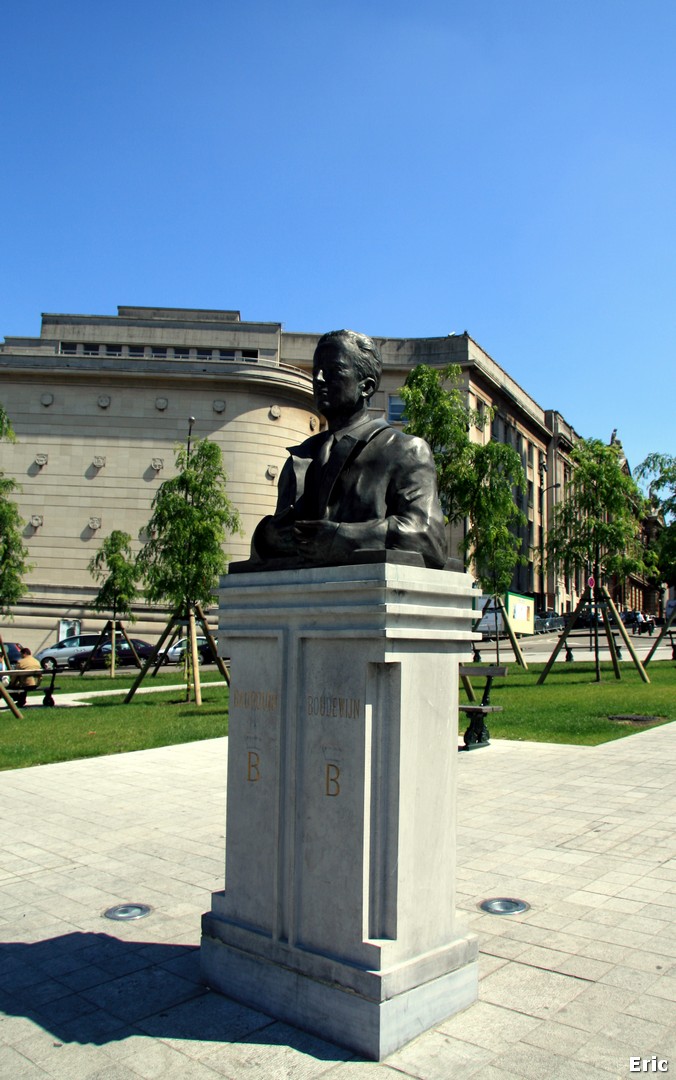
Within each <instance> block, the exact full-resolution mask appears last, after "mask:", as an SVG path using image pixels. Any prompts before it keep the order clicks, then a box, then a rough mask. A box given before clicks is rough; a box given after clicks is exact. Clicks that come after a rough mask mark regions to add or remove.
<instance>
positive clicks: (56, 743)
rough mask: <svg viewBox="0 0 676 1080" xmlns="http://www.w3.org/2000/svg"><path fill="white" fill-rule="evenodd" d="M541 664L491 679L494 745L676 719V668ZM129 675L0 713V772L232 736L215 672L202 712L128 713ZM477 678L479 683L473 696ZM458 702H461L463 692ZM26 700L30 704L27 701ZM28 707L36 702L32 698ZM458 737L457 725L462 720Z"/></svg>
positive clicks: (166, 680)
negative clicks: (111, 693)
mask: <svg viewBox="0 0 676 1080" xmlns="http://www.w3.org/2000/svg"><path fill="white" fill-rule="evenodd" d="M542 666H543V665H541V664H533V665H532V666H531V667H530V669H529V670H528V671H527V672H523V671H522V670H521V668H519V667H517V665H516V664H514V663H511V664H510V665H509V675H508V676H507V678H506V679H504V680H502V679H499V680H496V682H495V684H494V688H493V693H492V695H491V702H492V704H494V705H502V706H503V708H504V711H503V712H502V713H494V714H493V715H492V716H491V717H490V718H489V721H488V726H489V728H490V732H491V736H492V737H493V738H496V739H524V740H532V741H535V742H552V743H574V744H578V745H590V746H595V745H597V744H598V743H602V742H608V741H610V740H611V739H621V738H622V737H623V736H626V735H633V734H635V733H637V732H638V734H637V738H640V737H641V736H640V731H641V730H642V728H643V725H642V726H641V727H637V726H636V725H633V724H625V723H617V722H615V721H612V720H609V719H608V716H609V714H611V713H638V714H641V715H653V716H658V717H661V718H663V719H662V720H661V721H660V722H663V723H664V722H667V721H670V720H676V665H675V664H674V663H673V662H672V661H659V662H658V663H653V664H651V665H650V666H649V668H648V672H649V675H650V679H651V684H650V685H649V686H646V685H645V684H644V683H642V682H641V680H640V679H639V676H638V674H637V673H636V671H635V670H634V668H633V667H632V666H631V665H629V664H623V665H622V679H621V680H620V681H619V682H618V681H617V680H616V679H615V678H614V676H613V671H612V668H611V666H610V665H607V666H605V665H604V668H603V681H602V682H601V683H596V682H595V681H594V668H593V664H589V663H577V662H576V663H575V664H556V665H555V666H554V668H553V670H552V672H551V673H550V675H549V676H548V678H547V682H546V683H545V685H544V686H537V685H536V683H537V677H538V675H539V673H540V672H541V671H542ZM132 680H133V673H126V674H125V675H124V676H122V677H119V676H118V677H117V678H116V679H114V680H112V679H111V678H110V677H109V676H108V675H93V676H85V677H84V678H78V677H72V676H71V677H69V676H59V677H57V680H56V698H57V704H58V694H59V692H62V693H81V692H88V691H93V690H110V689H113V688H114V689H116V690H119V696H116V697H104V698H94V699H93V700H92V703H91V704H88V705H85V706H80V707H78V708H73V709H58V708H55V709H45V708H29V709H27V710H26V713H25V716H24V719H23V721H20V720H16V719H15V718H14V716H13V715H12V713H11V712H10V711H9V709H6V708H3V709H2V712H1V713H0V769H18V768H23V767H26V766H28V765H44V764H47V763H49V762H54V761H71V760H73V759H74V758H85V757H99V756H101V755H104V754H121V753H125V752H126V751H129V750H146V749H149V748H151V747H154V746H170V745H174V744H178V743H183V742H193V741H196V740H199V739H213V738H217V737H219V736H221V735H227V733H228V699H229V692H228V688H227V687H226V686H225V685H224V683H223V682H222V680H221V679H220V676H219V675H218V673H217V672H209V673H204V675H203V699H204V704H203V705H202V707H201V708H199V709H198V708H197V707H196V706H195V704H194V703H193V702H186V701H185V690H184V689H180V690H165V691H162V692H159V693H153V694H141V693H139V694H137V695H136V696H135V698H134V700H133V701H132V702H131V704H129V705H124V704H122V699H123V697H124V694H125V693H126V690H127V689H128V688H129V686H130V685H131V683H132ZM180 681H181V678H180V671H178V670H172V671H170V672H163V673H162V674H161V675H159V676H158V677H157V679H151V678H148V679H146V681H145V683H144V686H161V685H165V686H167V685H169V684H172V683H173V684H177V683H180ZM481 682H482V680H476V688H477V690H478V689H479V688H480V685H481ZM460 697H461V701H466V698H465V694H464V691H461V695H460ZM29 700H30V699H29ZM32 700H34V701H39V700H40V698H39V697H38V696H37V695H34V696H33V698H32ZM461 729H462V718H461Z"/></svg>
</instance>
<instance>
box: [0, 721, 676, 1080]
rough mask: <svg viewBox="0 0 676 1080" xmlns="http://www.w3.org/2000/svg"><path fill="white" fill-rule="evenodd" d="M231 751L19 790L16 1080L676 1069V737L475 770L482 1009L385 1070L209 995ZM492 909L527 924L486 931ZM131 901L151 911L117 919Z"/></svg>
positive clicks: (4, 908)
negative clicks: (213, 900) (654, 1064)
mask: <svg viewBox="0 0 676 1080" xmlns="http://www.w3.org/2000/svg"><path fill="white" fill-rule="evenodd" d="M27 722H28V721H27ZM226 756H227V740H225V739H219V740H213V741H208V742H201V743H192V744H189V745H184V746H173V747H165V748H162V749H159V750H148V751H143V752H139V753H132V754H123V755H119V756H115V757H108V758H97V759H92V760H84V761H76V762H69V763H65V764H58V765H45V766H40V767H37V768H30V769H22V770H17V771H12V772H5V773H2V774H0V848H1V850H2V856H1V858H0V939H1V940H2V944H1V945H0V959H1V962H0V1006H1V1007H2V1009H3V1010H4V1018H3V1019H2V1022H1V1023H0V1077H2V1078H3V1080H24V1078H27V1080H37V1078H44V1077H53V1078H63V1080H135V1078H137V1077H144V1078H148V1080H151V1078H155V1077H158V1078H159V1077H161V1078H162V1080H218V1078H223V1077H229V1078H232V1080H240V1078H244V1077H246V1078H251V1080H257V1078H263V1077H266V1078H267V1077H272V1078H274V1080H277V1078H286V1077H288V1078H289V1080H291V1078H293V1080H298V1078H300V1080H305V1078H307V1080H311V1078H314V1077H320V1076H321V1077H324V1078H326V1080H329V1078H331V1080H362V1078H363V1077H373V1080H376V1078H378V1077H382V1078H383V1080H385V1078H389V1080H395V1078H399V1080H402V1077H412V1078H418V1080H448V1078H449V1077H453V1076H455V1075H458V1076H462V1077H463V1080H465V1078H467V1077H472V1078H474V1080H499V1078H504V1080H507V1078H511V1077H533V1078H535V1077H537V1078H547V1080H555V1078H568V1077H570V1078H575V1080H580V1078H581V1077H600V1078H603V1077H623V1078H624V1077H629V1076H630V1075H633V1073H630V1065H629V1063H630V1058H631V1057H642V1058H646V1059H650V1058H651V1057H652V1055H653V1054H654V1055H656V1056H657V1058H658V1059H666V1060H669V1061H670V1063H671V1064H670V1071H672V1072H676V845H675V836H676V828H675V826H676V724H670V725H666V726H664V727H661V728H654V729H652V730H649V731H643V732H640V733H638V734H636V735H634V736H632V737H631V738H627V739H623V740H620V741H619V742H614V743H609V744H606V745H604V746H599V747H594V748H592V747H572V746H552V745H542V744H535V743H516V742H497V741H496V742H493V744H492V745H491V746H490V747H487V748H486V749H482V750H479V751H476V752H474V753H471V754H461V755H459V774H460V776H459V780H460V783H459V788H460V795H459V837H458V839H459V846H458V895H459V905H460V907H461V908H462V909H463V910H464V912H465V914H466V918H467V922H468V924H469V926H470V927H471V928H472V929H473V930H474V931H475V932H476V933H477V934H478V935H479V939H480V946H481V982H480V993H479V1001H478V1002H477V1003H476V1004H475V1005H473V1006H472V1007H471V1008H470V1009H469V1010H467V1011H466V1012H464V1013H462V1014H461V1015H459V1016H456V1017H454V1018H453V1019H451V1020H448V1021H446V1022H445V1023H441V1024H439V1025H438V1026H437V1027H436V1028H434V1029H433V1030H431V1031H429V1032H427V1033H426V1034H424V1035H422V1036H420V1037H419V1038H418V1039H416V1040H415V1041H414V1042H412V1043H410V1044H409V1045H408V1046H406V1047H404V1048H403V1049H401V1050H399V1051H398V1052H397V1053H395V1054H393V1055H392V1056H391V1057H390V1058H388V1059H387V1061H385V1062H383V1063H382V1064H374V1063H369V1062H364V1061H362V1060H359V1059H357V1058H355V1057H354V1056H353V1055H351V1054H350V1053H349V1052H347V1051H345V1050H342V1049H341V1048H340V1047H337V1046H335V1045H332V1044H330V1043H326V1042H323V1041H322V1040H320V1039H317V1038H315V1037H312V1036H309V1035H305V1034H303V1033H302V1032H299V1031H297V1030H296V1029H294V1028H291V1027H288V1026H287V1025H285V1024H282V1023H279V1022H276V1021H274V1020H272V1019H271V1018H270V1017H269V1016H266V1015H264V1014H263V1013H259V1012H255V1011H253V1010H251V1009H248V1008H245V1007H243V1006H240V1005H237V1004H235V1003H234V1002H231V1001H229V1000H228V999H226V998H223V997H221V996H220V995H218V994H214V993H212V992H210V991H208V990H206V989H205V988H204V987H203V986H201V985H200V982H199V975H198V942H199V926H200V915H201V913H202V912H203V911H204V910H206V909H208V907H209V905H210V893H211V891H212V890H217V889H220V888H222V885H223V845H224V817H225V765H226ZM492 896H516V897H520V898H523V899H525V900H527V901H528V902H529V904H530V905H531V907H530V910H528V911H527V912H525V913H524V914H522V915H518V916H509V917H496V916H490V915H484V914H482V913H481V912H480V911H479V910H478V908H477V905H478V903H479V902H480V901H481V900H483V899H485V898H487V897H492ZM129 902H141V903H146V904H149V905H151V906H152V908H153V912H152V914H151V915H150V916H149V917H148V918H146V919H143V920H140V921H138V922H133V923H115V922H110V921H109V920H107V919H105V918H102V913H103V912H104V911H105V910H106V909H107V908H109V907H110V906H111V905H114V904H118V903H129Z"/></svg>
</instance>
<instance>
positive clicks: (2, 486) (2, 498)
mask: <svg viewBox="0 0 676 1080" xmlns="http://www.w3.org/2000/svg"><path fill="white" fill-rule="evenodd" d="M1 439H5V440H7V441H8V442H16V436H15V434H14V431H13V429H12V425H11V422H10V419H9V417H8V415H7V413H6V412H5V410H4V408H3V406H2V405H0V440H1ZM19 490H20V488H19V485H18V484H17V483H16V481H15V480H12V479H11V478H10V477H9V476H5V475H4V473H2V472H0V614H3V615H9V614H10V607H11V606H12V604H16V603H17V601H18V600H20V599H21V597H22V596H23V595H24V594H25V593H26V592H27V591H28V590H27V588H26V586H25V585H24V582H23V578H24V575H25V574H27V573H28V571H29V570H30V564H29V563H28V549H27V548H26V547H25V545H24V542H23V540H22V538H21V529H22V527H23V524H24V522H23V519H22V517H21V515H20V513H19V509H18V507H17V505H16V503H15V502H14V501H13V499H12V498H11V496H12V495H13V494H14V492H17V491H19Z"/></svg>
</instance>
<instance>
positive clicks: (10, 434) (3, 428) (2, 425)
mask: <svg viewBox="0 0 676 1080" xmlns="http://www.w3.org/2000/svg"><path fill="white" fill-rule="evenodd" d="M2 439H6V440H7V442H16V435H15V434H14V428H13V427H12V422H11V420H10V419H9V417H8V415H7V413H6V412H5V409H4V406H3V405H2V402H0V440H2Z"/></svg>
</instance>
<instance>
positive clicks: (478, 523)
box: [401, 364, 526, 596]
mask: <svg viewBox="0 0 676 1080" xmlns="http://www.w3.org/2000/svg"><path fill="white" fill-rule="evenodd" d="M460 377H461V369H460V367H459V366H458V365H455V364H452V365H450V366H449V367H446V368H443V369H442V370H438V369H435V368H430V367H428V366H427V365H425V364H419V365H418V366H417V367H415V368H414V369H413V370H412V371H411V372H410V374H409V376H408V378H407V379H406V385H405V386H404V387H403V388H402V390H401V396H402V399H403V401H404V405H405V408H406V415H407V425H406V428H405V430H406V431H407V432H409V433H410V434H411V435H417V436H419V437H420V438H422V439H425V441H426V442H428V443H429V445H430V447H431V449H432V453H433V454H434V461H435V465H436V469H437V483H438V487H439V500H440V502H441V506H442V509H443V511H444V514H445V515H446V518H447V520H448V522H449V523H450V524H455V523H457V522H459V521H462V520H464V519H467V523H468V524H467V529H466V532H465V535H464V537H463V539H462V540H461V541H460V543H459V551H461V552H462V554H463V555H464V557H465V558H466V559H469V560H471V561H472V563H473V564H474V572H475V574H476V577H477V578H478V580H479V583H480V584H481V587H482V589H484V591H487V592H490V593H492V594H493V595H494V596H497V595H498V594H499V593H502V592H504V591H505V590H506V589H508V588H509V586H510V584H511V581H512V575H513V573H514V569H515V567H516V566H517V565H518V564H519V563H520V562H524V561H525V560H524V558H523V555H522V554H521V540H520V538H519V537H518V535H516V533H515V529H516V528H517V527H518V526H520V525H522V524H524V523H525V520H526V519H525V517H524V515H523V513H522V512H521V510H519V508H518V507H517V505H516V503H515V501H514V492H515V490H524V489H525V486H526V478H525V475H524V471H523V466H522V465H521V458H520V457H519V455H518V454H517V452H516V450H514V449H513V448H512V447H511V446H506V445H505V444H503V443H498V442H494V441H491V442H488V443H486V444H485V445H484V444H481V443H475V442H472V440H471V438H470V430H471V428H472V426H473V425H474V426H476V427H479V428H483V427H484V426H485V424H486V422H487V421H488V420H489V419H490V413H489V414H488V415H486V414H481V413H479V412H477V411H476V410H475V409H471V408H470V407H469V406H468V404H467V401H466V398H465V395H464V394H463V392H462V391H461V390H460V388H459V386H458V384H459V381H460ZM445 384H450V385H448V386H447V385H445Z"/></svg>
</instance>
